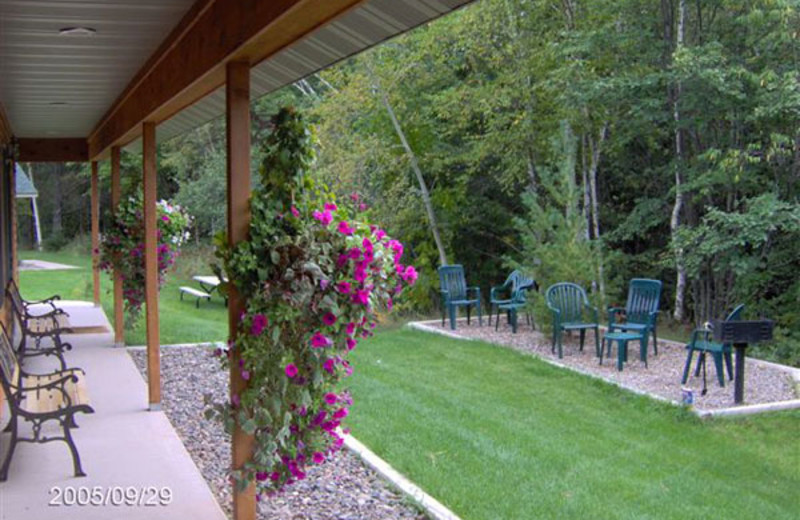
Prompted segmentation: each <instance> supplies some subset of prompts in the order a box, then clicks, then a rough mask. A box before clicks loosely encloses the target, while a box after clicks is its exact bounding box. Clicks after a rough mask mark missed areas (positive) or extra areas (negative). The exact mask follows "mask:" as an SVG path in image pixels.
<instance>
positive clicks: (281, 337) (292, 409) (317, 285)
mask: <svg viewBox="0 0 800 520" xmlns="http://www.w3.org/2000/svg"><path fill="white" fill-rule="evenodd" d="M262 157H263V159H262V163H261V168H260V171H259V174H260V178H261V179H260V180H261V187H260V188H258V189H256V190H254V191H253V193H252V196H251V200H250V211H251V223H250V227H249V233H248V238H247V240H244V241H241V242H239V243H237V244H235V245H229V244H228V240H227V238H226V237H225V235H224V234H222V235H220V236H219V237H218V238H217V240H216V242H217V257H218V258H219V259H220V260H221V261H222V264H223V269H224V271H225V275H226V276H227V279H228V280H230V282H228V283H226V284H224V285H223V287H222V290H223V291H226V292H228V293H229V294H231V293H235V295H238V296H240V297H241V298H242V299H243V301H245V302H246V311H245V312H244V313H243V314H242V319H241V320H240V326H239V329H238V330H237V331H236V335H235V338H234V339H233V342H232V344H231V346H230V348H229V349H228V351H227V355H226V356H224V357H222V360H223V365H225V366H228V365H229V364H230V363H233V364H234V366H235V367H236V368H237V369H238V370H239V371H240V372H241V376H242V379H244V380H245V381H247V385H246V387H245V388H243V389H242V390H241V392H240V393H238V394H234V395H233V398H232V402H231V403H230V404H222V403H218V404H216V405H215V406H214V407H212V408H210V409H209V416H216V417H218V418H219V419H221V420H222V421H223V423H224V424H225V426H226V428H228V430H229V431H230V430H231V428H232V427H233V426H234V424H238V425H239V426H240V427H241V428H242V429H243V430H244V431H245V432H247V433H249V434H253V435H255V448H254V454H253V457H252V459H251V460H250V461H248V462H247V463H246V464H245V465H244V467H243V468H242V469H241V470H237V471H235V472H234V474H233V478H234V479H235V481H236V483H237V485H238V486H240V487H241V488H244V487H245V486H246V485H247V484H248V483H250V482H254V481H255V482H256V483H257V485H258V487H259V490H260V491H265V492H266V491H274V490H280V489H283V487H284V486H286V485H289V484H291V483H293V482H295V481H297V480H302V479H304V478H305V475H306V471H307V469H306V468H307V467H308V466H311V465H312V464H321V463H322V462H324V460H325V459H326V458H327V457H329V456H330V455H331V454H332V453H333V452H334V451H335V450H337V449H339V448H340V447H341V445H342V442H343V440H342V438H341V437H340V435H339V432H338V431H337V428H338V427H339V425H340V423H341V420H342V419H343V418H344V417H346V416H347V414H348V406H349V405H350V404H352V401H351V399H350V397H349V394H348V393H347V392H346V391H339V392H338V393H334V392H337V389H336V386H337V384H338V383H339V382H340V381H341V380H342V379H343V378H345V377H347V376H349V375H350V373H351V372H352V368H351V367H350V365H349V363H348V362H347V361H346V359H345V356H346V354H347V353H348V352H349V351H351V350H352V349H354V348H355V346H356V344H357V341H358V340H357V338H361V337H367V336H370V335H371V334H372V332H371V330H372V328H374V327H375V324H376V320H377V317H378V312H382V311H384V310H385V309H387V310H388V309H391V307H392V299H393V298H394V297H395V296H396V295H397V294H398V293H399V292H400V291H401V289H402V286H401V280H402V281H405V282H406V283H409V284H410V283H413V282H414V281H415V280H416V271H415V270H414V268H413V267H411V266H408V267H406V266H404V265H402V264H401V263H400V259H401V257H402V255H403V246H402V245H401V244H400V243H399V242H397V241H396V240H391V239H389V237H387V236H386V233H385V232H384V231H383V230H381V229H379V228H378V227H377V226H371V225H370V224H369V223H367V222H365V221H363V220H357V219H361V218H362V217H363V215H359V211H358V208H357V207H348V206H346V205H345V203H342V202H340V203H339V204H338V205H337V204H335V203H334V202H333V201H332V200H331V197H330V195H329V194H328V193H327V189H325V187H324V186H323V187H316V185H315V183H314V182H313V181H312V179H311V178H310V176H309V175H308V170H309V168H310V167H311V165H312V163H313V159H314V150H313V135H312V134H311V132H310V131H309V130H308V128H307V126H306V124H305V123H304V121H303V119H302V118H301V117H300V115H299V114H298V113H297V112H296V111H294V110H293V109H282V110H281V111H280V112H278V113H277V114H276V115H275V116H274V118H273V120H272V132H271V133H270V134H269V136H268V137H267V138H266V139H265V142H264V144H263V150H262ZM220 274H221V273H220ZM231 296H234V294H231ZM234 301H235V300H234Z"/></svg>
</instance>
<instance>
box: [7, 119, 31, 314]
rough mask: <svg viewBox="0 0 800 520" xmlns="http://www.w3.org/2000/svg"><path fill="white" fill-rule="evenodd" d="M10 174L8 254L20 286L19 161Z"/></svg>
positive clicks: (12, 162) (14, 163) (15, 280)
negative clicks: (9, 242) (18, 241)
mask: <svg viewBox="0 0 800 520" xmlns="http://www.w3.org/2000/svg"><path fill="white" fill-rule="evenodd" d="M0 113H2V107H0ZM1 174H2V165H0V175H1ZM9 175H10V176H11V178H10V179H9V186H10V187H11V251H9V252H8V254H10V255H11V277H12V278H13V279H14V283H16V284H17V287H19V256H17V255H18V250H19V244H18V243H17V203H16V200H17V199H16V197H17V163H16V161H14V160H12V161H11V171H10V172H9ZM34 200H36V199H34ZM0 290H5V287H3V288H2V289H0ZM9 316H10V315H9ZM9 323H10V322H9Z"/></svg>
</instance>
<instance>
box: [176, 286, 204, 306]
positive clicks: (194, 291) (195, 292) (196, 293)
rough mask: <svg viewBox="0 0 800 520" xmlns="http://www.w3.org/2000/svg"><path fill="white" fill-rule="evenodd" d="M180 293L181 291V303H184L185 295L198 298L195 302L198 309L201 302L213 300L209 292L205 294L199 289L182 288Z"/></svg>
mask: <svg viewBox="0 0 800 520" xmlns="http://www.w3.org/2000/svg"><path fill="white" fill-rule="evenodd" d="M180 291H181V301H183V295H184V294H189V295H191V296H194V297H195V298H197V300H195V302H194V306H195V307H197V308H200V300H202V299H205V300H210V299H211V295H210V294H208V293H207V292H203V291H201V290H199V289H195V288H194V287H186V286H182V287H181V288H180Z"/></svg>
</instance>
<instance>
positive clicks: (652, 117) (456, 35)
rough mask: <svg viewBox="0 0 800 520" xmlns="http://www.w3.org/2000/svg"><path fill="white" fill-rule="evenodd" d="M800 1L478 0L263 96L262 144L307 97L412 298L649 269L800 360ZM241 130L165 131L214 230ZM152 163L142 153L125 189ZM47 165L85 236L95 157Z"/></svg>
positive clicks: (54, 221) (168, 180)
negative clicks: (769, 325)
mask: <svg viewBox="0 0 800 520" xmlns="http://www.w3.org/2000/svg"><path fill="white" fill-rule="evenodd" d="M799 6H800V3H798V1H797V0H758V1H732V0H731V1H728V0H694V1H691V0H619V1H617V0H614V1H611V0H594V1H588V0H584V1H581V0H561V1H552V0H551V1H545V0H479V1H477V2H476V3H474V4H472V5H471V6H469V7H467V8H465V9H463V10H461V11H459V12H457V13H455V14H453V15H451V16H448V17H446V18H443V19H441V20H438V21H436V22H434V23H431V24H429V25H427V26H425V27H423V28H419V29H417V30H415V31H413V32H411V33H409V34H407V35H405V36H402V37H400V38H396V39H394V40H391V41H389V42H387V43H384V44H383V45H380V46H379V47H376V48H374V49H372V50H371V51H368V52H366V53H363V54H361V55H359V56H357V57H355V58H352V59H349V60H346V61H344V62H342V63H340V64H338V65H336V66H334V67H332V68H330V69H328V70H325V71H323V72H320V73H318V74H316V75H314V76H312V77H309V78H307V79H305V80H303V81H301V82H298V83H296V84H294V85H291V86H287V87H286V88H284V89H282V90H281V91H278V92H276V93H274V94H272V95H270V96H267V97H265V98H262V99H260V100H257V101H256V102H254V104H253V108H252V112H253V139H254V144H255V145H256V146H257V145H258V143H260V142H262V141H263V140H264V136H265V135H266V134H267V133H268V132H269V124H268V121H269V117H270V115H271V114H273V113H274V112H276V111H277V109H278V108H279V107H280V106H283V105H287V104H292V105H295V106H297V107H298V108H300V109H301V110H303V111H304V113H305V114H306V116H307V117H308V119H309V120H310V121H311V122H312V123H313V124H314V128H315V131H316V134H317V137H318V139H319V148H318V162H317V167H316V174H317V175H318V176H319V177H320V178H321V179H323V180H324V181H326V182H327V183H328V184H329V185H330V186H331V187H332V188H333V190H334V192H335V193H337V194H338V196H339V197H345V196H348V195H349V194H350V193H351V192H353V191H356V192H358V193H359V194H360V195H361V197H362V200H364V201H365V203H366V204H368V205H369V208H370V209H369V212H370V213H371V218H373V219H374V220H375V221H378V222H381V223H382V224H383V225H384V226H385V227H386V228H387V229H389V230H390V231H391V233H392V234H393V235H395V236H397V237H398V238H400V239H402V240H403V242H405V243H406V244H408V247H409V253H408V254H410V255H411V256H412V257H413V262H414V264H415V265H417V266H418V267H419V268H420V269H419V270H420V273H421V277H420V283H419V284H418V285H417V286H416V288H415V290H414V292H413V293H412V294H411V295H410V297H409V298H407V299H406V302H405V306H406V307H407V308H410V309H413V310H415V311H418V312H430V311H431V310H432V309H433V308H434V307H435V306H436V305H437V303H438V299H437V292H436V291H437V289H438V280H437V278H436V267H437V266H438V265H440V264H441V263H461V264H464V266H465V269H466V272H467V275H468V280H469V282H470V283H471V284H479V285H481V286H482V287H483V288H484V291H486V293H487V294H488V288H489V286H491V285H493V284H496V283H499V282H502V281H503V279H504V278H505V275H506V274H507V272H508V271H509V269H511V268H513V267H522V268H524V269H526V270H528V271H529V272H531V273H532V274H533V275H534V277H535V278H536V279H537V280H538V281H539V284H540V286H542V287H547V286H548V285H549V284H551V283H553V282H556V281H562V280H570V281H575V282H577V283H581V284H583V285H584V286H585V287H588V288H590V289H591V292H592V295H593V298H594V300H595V301H596V303H597V304H599V305H602V306H605V305H606V304H611V303H620V302H624V298H625V293H626V290H627V282H628V280H629V279H630V278H632V277H652V278H658V279H660V280H662V281H663V282H664V294H663V301H662V310H663V311H664V312H663V313H662V316H663V318H662V320H665V321H669V320H670V319H673V320H675V321H676V322H678V323H686V324H688V325H693V324H695V323H702V322H704V321H706V320H707V319H710V318H713V317H719V316H722V315H723V314H724V312H725V310H726V309H728V308H730V307H732V306H733V305H734V304H736V303H739V302H743V303H746V304H747V311H748V314H749V315H751V316H762V315H763V316H769V317H772V318H774V319H776V320H777V321H778V324H779V328H778V331H777V336H778V341H776V342H775V343H774V345H773V346H771V347H770V348H771V349H772V352H771V354H772V355H773V357H777V358H780V359H784V360H786V359H788V360H789V361H790V362H793V363H795V364H798V363H800V347H799V346H798V344H800V277H798V276H797V273H798V271H800V254H799V253H800V247H799V246H798V239H800V203H799V202H798V195H799V194H800V34H798V31H800V7H799ZM223 130H224V121H223V120H216V121H212V122H210V123H209V124H207V125H205V126H203V127H201V128H198V129H197V130H195V131H194V132H191V133H190V134H187V135H184V136H182V137H180V138H177V139H174V140H172V141H170V142H168V143H164V144H162V145H161V146H160V147H159V192H160V193H159V195H160V196H161V197H164V198H173V199H175V200H177V201H178V202H179V203H181V204H183V205H185V206H187V207H188V209H189V211H190V213H192V214H193V215H195V216H196V217H197V220H196V230H195V231H196V235H197V242H198V245H202V244H209V243H210V237H211V236H212V235H213V234H214V233H216V232H218V231H219V230H221V229H223V228H224V225H225V212H224V211H225V210H224V203H223V201H224V200H225V196H224V190H225V174H224V172H225V141H224V133H223ZM258 161H259V157H258V155H256V156H255V157H253V163H254V164H257V163H258ZM107 168H108V166H107V165H104V166H103V173H104V175H105V178H104V183H105V185H104V190H103V193H104V199H103V200H102V205H103V206H104V207H108V203H109V194H108V193H109V189H108V180H107ZM139 172H140V158H139V157H137V156H136V155H134V154H126V155H125V156H124V164H123V173H124V178H125V180H126V182H127V183H128V189H134V188H135V187H136V183H137V181H138V179H139V177H140V173H139ZM34 177H35V182H36V184H37V187H38V189H39V191H40V194H41V195H40V199H39V200H40V208H41V212H42V214H43V217H44V234H45V237H46V238H47V242H48V245H49V246H50V247H54V248H57V247H60V246H63V245H64V244H65V243H66V242H68V241H70V240H72V239H74V238H75V237H77V236H80V235H82V234H83V233H85V232H87V230H88V229H89V204H88V191H89V182H88V173H87V169H86V167H85V166H82V165H36V166H35V168H34ZM23 221H25V219H23ZM24 234H25V233H23V235H24Z"/></svg>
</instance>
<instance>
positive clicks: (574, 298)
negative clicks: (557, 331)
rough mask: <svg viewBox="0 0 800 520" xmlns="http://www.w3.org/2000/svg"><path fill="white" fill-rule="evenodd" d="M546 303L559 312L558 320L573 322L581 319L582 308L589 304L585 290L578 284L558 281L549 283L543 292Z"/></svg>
mask: <svg viewBox="0 0 800 520" xmlns="http://www.w3.org/2000/svg"><path fill="white" fill-rule="evenodd" d="M545 300H546V301H547V305H549V306H550V307H552V308H554V309H556V310H558V311H559V312H560V313H561V316H560V321H561V322H562V323H563V322H574V321H581V320H582V319H583V308H584V307H586V306H588V305H589V299H588V298H587V297H586V291H584V290H583V287H581V286H580V285H577V284H574V283H570V282H560V283H557V284H555V285H551V286H550V288H548V289H547V293H546V294H545Z"/></svg>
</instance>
